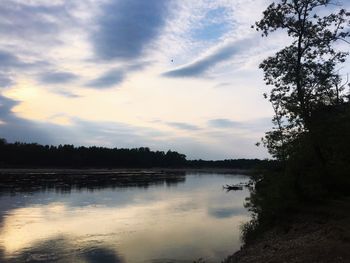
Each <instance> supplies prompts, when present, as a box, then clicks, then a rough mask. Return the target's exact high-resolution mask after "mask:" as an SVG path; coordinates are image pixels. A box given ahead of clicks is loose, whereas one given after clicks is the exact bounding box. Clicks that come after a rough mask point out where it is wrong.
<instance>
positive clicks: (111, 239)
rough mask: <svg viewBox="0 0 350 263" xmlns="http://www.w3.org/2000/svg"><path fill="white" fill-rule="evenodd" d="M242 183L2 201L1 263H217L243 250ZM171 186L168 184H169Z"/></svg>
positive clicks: (236, 179) (26, 195) (22, 194)
mask: <svg viewBox="0 0 350 263" xmlns="http://www.w3.org/2000/svg"><path fill="white" fill-rule="evenodd" d="M247 180H248V178H247V177H245V176H240V175H228V174H213V173H212V174H205V173H201V174H198V173H197V174H191V173H189V174H186V175H184V176H182V177H181V178H180V179H179V180H171V181H168V183H167V181H166V180H164V181H162V182H160V181H157V182H156V183H155V184H151V183H149V182H148V184H147V186H142V185H137V186H130V185H129V186H128V187H123V186H120V185H118V186H114V187H113V188H112V187H99V188H97V189H94V188H91V187H89V188H88V187H86V188H84V187H70V188H69V190H68V191H67V190H66V191H64V190H62V189H57V188H46V189H43V188H40V190H37V191H28V190H26V191H18V192H12V193H10V192H4V193H1V195H0V262H86V263H92V262H128V263H138V262H193V261H194V260H198V259H199V258H203V259H204V260H205V262H220V261H221V260H222V259H224V258H225V257H226V256H228V255H229V254H232V253H233V252H235V250H237V249H239V247H240V239H239V236H240V232H239V226H240V225H241V224H242V223H243V222H246V221H247V220H248V219H249V214H248V212H247V211H246V210H245V209H244V208H243V203H244V199H245V197H246V196H248V190H247V189H244V190H242V191H233V192H226V191H224V190H223V189H222V186H223V185H224V184H237V183H240V182H246V181H247ZM170 182H171V183H170Z"/></svg>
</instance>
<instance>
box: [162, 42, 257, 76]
mask: <svg viewBox="0 0 350 263" xmlns="http://www.w3.org/2000/svg"><path fill="white" fill-rule="evenodd" d="M251 41H252V40H251V39H244V40H240V41H236V42H234V43H230V44H227V45H225V46H222V47H220V48H217V49H215V50H213V51H212V52H211V53H209V54H207V55H205V56H203V57H202V58H200V59H198V60H196V61H194V62H192V63H189V64H187V65H185V66H182V67H179V68H177V69H173V70H170V71H167V72H165V73H163V74H162V75H163V76H165V77H169V78H186V77H187V78H188V77H201V76H203V75H204V74H205V73H207V72H208V71H209V70H210V69H212V68H214V67H215V66H216V65H218V64H219V63H221V62H224V61H226V60H229V59H232V58H233V57H234V56H236V55H239V54H240V53H241V52H243V50H244V52H246V51H247V49H248V48H249V46H250V45H251Z"/></svg>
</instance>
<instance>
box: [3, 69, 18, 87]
mask: <svg viewBox="0 0 350 263" xmlns="http://www.w3.org/2000/svg"><path fill="white" fill-rule="evenodd" d="M14 83H15V82H14V80H13V79H12V78H11V77H10V76H9V75H8V74H6V73H1V72H0V88H6V87H9V86H12V85H13V84H14Z"/></svg>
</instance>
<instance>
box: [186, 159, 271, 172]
mask: <svg viewBox="0 0 350 263" xmlns="http://www.w3.org/2000/svg"><path fill="white" fill-rule="evenodd" d="M272 163H274V161H271V160H270V161H268V160H259V159H226V160H217V161H210V160H209V161H208V160H188V161H187V167H193V168H211V167H213V168H228V169H244V170H248V169H255V168H261V167H265V166H267V165H268V166H270V165H272Z"/></svg>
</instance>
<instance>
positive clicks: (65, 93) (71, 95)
mask: <svg viewBox="0 0 350 263" xmlns="http://www.w3.org/2000/svg"><path fill="white" fill-rule="evenodd" d="M54 92H55V93H56V94H59V95H61V96H64V97H66V98H72V99H74V98H81V96H79V95H77V94H74V93H72V92H70V91H67V90H54Z"/></svg>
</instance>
